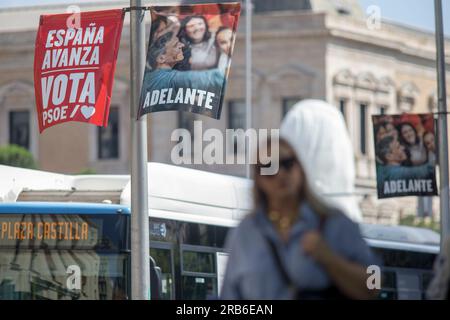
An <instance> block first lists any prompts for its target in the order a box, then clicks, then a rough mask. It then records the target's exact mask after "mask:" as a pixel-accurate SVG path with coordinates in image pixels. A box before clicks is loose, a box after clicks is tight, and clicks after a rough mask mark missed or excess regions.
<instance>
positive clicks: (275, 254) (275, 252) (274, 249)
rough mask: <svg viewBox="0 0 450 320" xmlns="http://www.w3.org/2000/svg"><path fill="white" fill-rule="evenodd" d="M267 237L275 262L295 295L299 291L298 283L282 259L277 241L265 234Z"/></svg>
mask: <svg viewBox="0 0 450 320" xmlns="http://www.w3.org/2000/svg"><path fill="white" fill-rule="evenodd" d="M264 237H265V238H266V240H267V241H266V242H267V244H268V245H269V248H270V251H271V252H272V257H273V258H274V261H275V264H276V266H277V268H278V270H279V271H280V275H281V277H282V278H283V281H284V282H285V283H286V284H287V286H288V288H289V290H290V291H291V292H292V294H293V296H294V297H295V295H296V294H297V292H298V288H297V285H296V284H295V283H294V281H292V278H291V277H290V276H289V273H288V272H287V270H286V268H285V267H284V265H283V261H282V260H281V257H280V253H279V252H278V249H277V247H276V246H275V243H274V242H273V241H272V239H270V238H269V237H268V236H267V235H265V236H264Z"/></svg>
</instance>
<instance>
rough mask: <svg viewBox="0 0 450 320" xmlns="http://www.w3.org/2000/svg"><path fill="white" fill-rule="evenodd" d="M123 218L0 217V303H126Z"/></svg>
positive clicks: (126, 274)
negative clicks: (89, 301)
mask: <svg viewBox="0 0 450 320" xmlns="http://www.w3.org/2000/svg"><path fill="white" fill-rule="evenodd" d="M127 218H128V217H127V216H124V215H107V214H102V215H78V214H67V215H56V214H52V215H39V214H15V215H14V214H11V215H9V214H1V215H0V270H1V272H0V299H14V300H20V299H27V300H28V299H33V300H34V299H52V300H53V299H58V300H59V299H63V300H67V299H71V300H78V299H89V300H111V299H126V298H128V297H129V295H128V284H129V283H128V278H127V277H128V265H129V254H128V253H124V252H126V249H127V248H126V247H125V246H126V243H127V239H126V235H127V234H128V233H127V231H126V230H127V220H126V219H127Z"/></svg>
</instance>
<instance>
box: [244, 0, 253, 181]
mask: <svg viewBox="0 0 450 320" xmlns="http://www.w3.org/2000/svg"><path fill="white" fill-rule="evenodd" d="M252 14H253V4H252V1H251V0H245V110H246V111H245V120H246V128H247V129H250V128H251V127H252ZM251 147H252V146H251V145H250V142H249V143H248V145H247V148H246V150H247V165H246V177H247V178H250V152H251V151H252V150H250V148H251Z"/></svg>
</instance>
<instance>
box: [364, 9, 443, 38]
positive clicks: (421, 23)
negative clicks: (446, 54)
mask: <svg viewBox="0 0 450 320" xmlns="http://www.w3.org/2000/svg"><path fill="white" fill-rule="evenodd" d="M359 3H360V4H361V7H362V8H363V11H364V12H366V10H367V8H368V7H369V6H371V5H376V6H378V7H379V8H380V10H381V18H382V19H387V20H390V21H394V22H399V23H402V24H405V25H409V26H412V27H416V28H420V29H424V30H427V31H431V32H434V28H435V27H434V0H359ZM442 17H443V21H444V33H445V35H446V36H447V37H450V1H449V0H442Z"/></svg>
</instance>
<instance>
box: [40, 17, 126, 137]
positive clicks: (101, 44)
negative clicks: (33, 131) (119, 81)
mask: <svg viewBox="0 0 450 320" xmlns="http://www.w3.org/2000/svg"><path fill="white" fill-rule="evenodd" d="M123 15H124V12H123V10H122V9H117V10H106V11H92V12H82V13H72V14H54V15H43V16H41V19H40V23H39V30H38V33H37V36H36V50H35V57H34V88H35V94H36V108H37V114H38V122H39V131H40V132H42V131H43V130H45V129H46V128H48V127H51V126H54V125H56V124H59V123H63V122H68V121H79V122H88V123H92V124H95V125H98V126H107V125H108V116H109V106H110V103H111V93H112V86H113V80H114V71H115V68H116V60H117V54H118V51H119V43H120V35H121V33H122V24H123Z"/></svg>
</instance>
